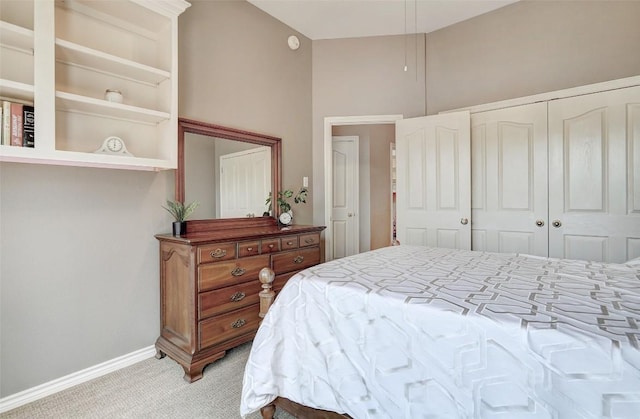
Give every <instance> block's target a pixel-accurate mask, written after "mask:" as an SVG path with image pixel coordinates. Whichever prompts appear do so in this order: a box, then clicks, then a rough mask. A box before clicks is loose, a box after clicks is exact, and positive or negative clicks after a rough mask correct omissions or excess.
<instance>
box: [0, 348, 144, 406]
mask: <svg viewBox="0 0 640 419" xmlns="http://www.w3.org/2000/svg"><path fill="white" fill-rule="evenodd" d="M155 354H156V348H155V346H153V345H152V346H148V347H146V348H142V349H139V350H137V351H134V352H131V353H129V354H126V355H123V356H120V357H118V358H114V359H112V360H110V361H106V362H103V363H101V364H98V365H94V366H93V367H89V368H87V369H84V370H81V371H77V372H74V373H72V374H69V375H65V376H64V377H60V378H57V379H55V380H52V381H49V382H48V383H44V384H41V385H39V386H36V387H32V388H29V389H27V390H24V391H21V392H19V393H15V394H12V395H10V396H7V397H3V398H2V399H0V413H4V412H8V411H9V410H12V409H15V408H17V407H20V406H23V405H25V404H27V403H31V402H33V401H36V400H39V399H42V398H44V397H47V396H50V395H52V394H55V393H57V392H59V391H62V390H66V389H68V388H70V387H73V386H76V385H78V384H82V383H85V382H87V381H89V380H93V379H94V378H98V377H101V376H103V375H106V374H109V373H111V372H114V371H117V370H119V369H122V368H125V367H128V366H130V365H133V364H136V363H138V362H140V361H144V360H145V359H149V358H151V357H152V356H154V355H155Z"/></svg>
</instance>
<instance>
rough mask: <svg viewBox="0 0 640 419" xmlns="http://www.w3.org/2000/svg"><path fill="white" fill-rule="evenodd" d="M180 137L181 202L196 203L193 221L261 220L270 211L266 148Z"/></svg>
mask: <svg viewBox="0 0 640 419" xmlns="http://www.w3.org/2000/svg"><path fill="white" fill-rule="evenodd" d="M184 138H185V142H184V159H185V162H188V164H185V167H184V185H185V188H184V189H185V191H184V201H185V202H193V201H198V202H200V205H199V206H198V208H197V209H196V211H195V212H194V214H193V218H194V219H208V218H240V217H261V216H262V215H263V213H264V212H265V211H269V210H270V208H267V207H266V206H265V201H266V199H267V197H268V196H269V193H270V192H271V150H270V149H269V147H266V146H263V145H257V144H251V143H243V142H240V141H234V140H227V139H225V138H218V137H207V136H204V135H200V134H192V133H187V134H186V135H185V137H184ZM269 215H270V214H269Z"/></svg>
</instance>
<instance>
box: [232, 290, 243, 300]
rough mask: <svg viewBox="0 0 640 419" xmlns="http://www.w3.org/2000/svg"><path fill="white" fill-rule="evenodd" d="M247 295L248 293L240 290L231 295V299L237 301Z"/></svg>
mask: <svg viewBox="0 0 640 419" xmlns="http://www.w3.org/2000/svg"><path fill="white" fill-rule="evenodd" d="M245 296H246V295H245V293H244V292H241V291H238V292H236V293H235V294H233V295H232V296H231V301H233V302H234V303H237V302H238V301H242V299H243V298H244V297H245Z"/></svg>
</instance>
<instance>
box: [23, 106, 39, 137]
mask: <svg viewBox="0 0 640 419" xmlns="http://www.w3.org/2000/svg"><path fill="white" fill-rule="evenodd" d="M22 115H23V118H22V123H23V126H24V127H23V135H22V146H23V147H35V143H36V132H35V111H34V109H33V106H28V105H24V107H23V111H22Z"/></svg>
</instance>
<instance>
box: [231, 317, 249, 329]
mask: <svg viewBox="0 0 640 419" xmlns="http://www.w3.org/2000/svg"><path fill="white" fill-rule="evenodd" d="M246 323H247V322H246V320H245V319H238V320H236V321H235V322H233V323H231V327H233V328H234V329H239V328H241V327H242V326H244V325H245V324H246Z"/></svg>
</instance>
